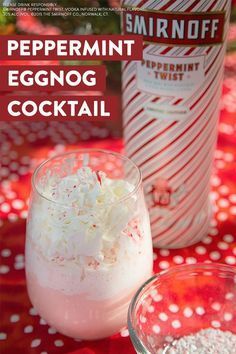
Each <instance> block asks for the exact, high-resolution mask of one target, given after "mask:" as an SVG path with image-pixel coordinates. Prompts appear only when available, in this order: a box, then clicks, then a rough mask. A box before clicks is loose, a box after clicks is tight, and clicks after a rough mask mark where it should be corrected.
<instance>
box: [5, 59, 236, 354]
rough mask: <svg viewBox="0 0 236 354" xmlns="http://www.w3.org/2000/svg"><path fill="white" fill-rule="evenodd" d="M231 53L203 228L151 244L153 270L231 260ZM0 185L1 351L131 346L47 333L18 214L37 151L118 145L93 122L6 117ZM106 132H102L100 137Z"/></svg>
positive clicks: (234, 129) (235, 190)
mask: <svg viewBox="0 0 236 354" xmlns="http://www.w3.org/2000/svg"><path fill="white" fill-rule="evenodd" d="M235 63H236V55H235V54H231V55H228V56H227V58H226V74H225V80H224V89H223V96H222V102H221V108H222V111H221V119H220V124H219V140H218V147H217V150H216V153H215V167H214V172H213V177H212V193H211V198H212V200H213V202H214V217H213V218H212V222H211V227H210V229H209V233H208V235H207V236H206V237H205V238H204V239H203V240H202V242H200V243H199V244H197V245H194V246H192V247H189V248H186V249H182V250H157V249H155V250H154V259H155V263H154V271H155V272H158V271H160V270H162V269H166V268H168V267H170V266H173V265H176V264H181V263H195V262H197V261H208V262H209V261H211V262H221V263H226V264H230V265H233V266H235V265H236V232H235V225H236V219H235V216H236V183H235V168H236V162H235V153H236V147H235V141H236V91H235V87H236V78H235V74H236V68H235V66H236V65H235ZM0 133H1V137H0V142H1V150H0V153H1V163H2V167H1V172H0V174H1V189H0V204H1V205H0V232H1V239H0V262H1V263H0V283H1V287H0V290H1V291H0V298H1V309H2V310H1V323H0V352H1V353H2V354H13V353H14V354H15V353H18V354H21V353H22V354H27V353H35V354H40V353H42V354H46V353H48V354H51V353H55V354H60V353H74V354H93V353H97V354H106V353H112V354H131V353H134V349H133V347H132V344H131V341H130V339H129V336H128V331H127V330H126V329H123V330H122V331H121V332H120V333H119V334H117V335H115V336H113V337H111V338H107V339H104V340H100V341H94V342H79V341H75V340H74V339H70V338H67V337H65V336H63V335H61V334H59V333H55V332H54V331H53V330H52V329H50V328H49V326H48V325H47V324H45V322H44V321H43V320H42V319H40V317H39V316H38V315H37V314H35V312H34V310H33V309H32V306H31V304H30V302H29V299H28V296H27V292H26V284H25V274H24V240H25V219H26V216H27V199H28V196H29V190H30V176H31V174H32V171H33V170H34V168H35V166H36V165H37V164H38V163H40V162H41V161H42V160H43V159H45V158H47V157H49V156H52V155H53V154H57V153H59V152H62V151H64V150H74V149H77V148H79V147H97V148H105V149H111V150H115V151H122V140H119V139H114V138H112V137H111V136H110V135H109V131H108V130H107V129H106V128H104V127H101V125H100V126H96V127H95V126H93V127H92V126H91V125H89V124H82V125H81V124H77V123H71V124H66V123H60V124H56V123H55V124H54V123H52V124H46V123H35V124H28V123H14V124H13V123H12V124H11V125H10V124H7V123H6V124H4V125H3V127H2V129H1V132H0ZM104 138H106V139H104Z"/></svg>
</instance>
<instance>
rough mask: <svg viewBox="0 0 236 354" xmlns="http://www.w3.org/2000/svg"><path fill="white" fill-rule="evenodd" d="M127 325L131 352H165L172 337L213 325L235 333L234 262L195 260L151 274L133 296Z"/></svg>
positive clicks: (235, 295) (235, 279) (171, 341)
mask: <svg viewBox="0 0 236 354" xmlns="http://www.w3.org/2000/svg"><path fill="white" fill-rule="evenodd" d="M128 328H129V333H130V337H131V340H132V342H133V345H134V347H135V349H136V352H137V353H142V354H146V353H151V354H154V353H155V354H156V353H165V351H166V350H167V348H170V347H171V343H173V341H174V340H176V339H178V338H180V337H182V336H185V335H190V334H193V333H196V332H198V331H200V330H202V329H206V328H214V329H221V330H223V331H231V332H232V333H235V334H236V267H232V266H227V265H223V264H216V263H198V264H194V265H192V264H191V265H190V264H189V265H187V264H184V265H181V266H176V267H172V268H170V269H169V270H166V271H163V272H161V273H159V274H156V275H154V276H153V277H152V278H151V279H149V280H148V281H147V282H146V283H144V284H143V286H141V288H140V289H139V290H138V291H137V293H136V295H135V296H134V297H133V299H132V301H131V304H130V307H129V312H128Z"/></svg>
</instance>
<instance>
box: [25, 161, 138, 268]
mask: <svg viewBox="0 0 236 354" xmlns="http://www.w3.org/2000/svg"><path fill="white" fill-rule="evenodd" d="M133 190H134V185H132V184H131V183H129V182H127V181H125V180H123V179H110V178H108V177H107V176H106V174H105V173H104V172H101V171H99V172H95V171H92V170H91V168H90V167H88V166H84V167H82V168H80V169H78V170H77V172H76V173H74V174H71V175H68V176H65V177H62V178H60V179H57V180H55V178H54V177H49V178H48V180H47V183H46V185H45V186H44V190H43V195H44V196H45V197H46V198H47V199H44V198H38V197H37V198H35V200H34V201H33V203H32V207H31V208H32V214H31V217H30V218H29V224H28V228H27V232H28V234H29V237H31V239H32V241H33V242H34V244H35V246H36V247H37V248H38V249H39V250H40V251H41V252H42V254H43V255H44V257H46V258H49V259H52V260H60V261H61V262H63V261H64V260H70V261H71V260H78V259H79V257H80V256H88V257H93V258H94V259H95V260H97V261H98V262H99V261H105V262H106V260H107V262H108V263H109V262H111V261H112V260H114V257H113V258H112V257H111V254H116V253H117V252H118V249H119V238H120V237H127V233H125V232H124V230H125V229H126V230H127V228H128V229H129V232H131V234H132V230H133V233H134V234H137V232H136V230H135V228H133V227H132V222H133V219H134V218H135V217H136V215H135V213H136V205H135V204H136V201H137V195H135V194H134V195H132V196H131V197H130V198H127V199H124V200H123V201H122V202H120V203H118V201H119V200H120V199H121V198H122V197H124V196H126V195H127V194H129V193H130V192H132V191H133ZM49 200H50V201H49ZM116 202H117V203H116ZM130 230H131V231H130ZM134 238H135V237H134ZM136 238H139V235H136Z"/></svg>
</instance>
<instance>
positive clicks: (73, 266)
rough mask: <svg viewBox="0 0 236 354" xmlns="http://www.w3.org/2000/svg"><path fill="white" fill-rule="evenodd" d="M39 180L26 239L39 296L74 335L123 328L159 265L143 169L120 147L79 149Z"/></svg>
mask: <svg viewBox="0 0 236 354" xmlns="http://www.w3.org/2000/svg"><path fill="white" fill-rule="evenodd" d="M95 155H96V156H95ZM84 156H86V158H84ZM108 156H109V161H108V163H107V161H106V159H107V158H108ZM68 159H69V160H70V161H69V165H68ZM59 160H60V163H59ZM100 160H101V161H102V165H103V168H102V169H101V163H100V162H101V161H100ZM86 161H87V162H86ZM99 161H100V162H99ZM65 166H66V168H65ZM107 166H108V170H109V171H110V172H108V173H107V170H106V169H107ZM112 167H113V168H112ZM47 171H51V172H50V173H48V172H47ZM102 171H105V173H104V172H102ZM45 174H46V177H45ZM115 175H116V177H115ZM33 184H34V191H33V193H32V198H31V206H30V214H29V219H28V225H27V242H26V275H27V286H28V292H29V296H30V299H31V302H32V304H33V305H34V307H35V308H36V310H37V311H38V312H39V314H40V315H41V316H42V318H43V319H44V320H46V321H47V322H48V323H49V324H50V325H51V326H53V327H55V328H56V329H57V330H58V331H60V332H61V333H63V334H66V335H68V336H71V337H74V338H83V339H97V338H103V337H106V336H109V335H111V334H114V333H116V332H117V331H118V330H120V329H121V328H122V327H123V326H124V325H125V324H126V317H127V309H128V305H129V302H130V300H131V297H132V296H133V294H134V293H135V291H136V290H137V288H138V287H139V286H140V284H141V283H142V282H143V281H145V280H146V279H147V278H148V277H149V276H150V275H151V272H152V246H151V235H150V227H149V218H148V213H147V209H146V206H145V202H144V198H143V193H142V188H141V186H140V175H139V172H138V170H137V169H136V168H134V165H133V164H132V163H131V162H130V161H129V160H128V159H125V158H122V157H120V155H116V154H115V155H113V154H108V153H105V152H94V151H92V152H90V153H89V154H85V153H84V152H83V153H82V152H78V153H71V154H65V155H63V156H60V157H57V158H53V159H51V160H49V161H48V162H46V163H45V164H44V165H42V166H41V167H39V169H38V170H37V171H36V173H35V175H34V180H33Z"/></svg>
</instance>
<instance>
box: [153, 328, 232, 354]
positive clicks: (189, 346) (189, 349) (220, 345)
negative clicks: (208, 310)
mask: <svg viewBox="0 0 236 354" xmlns="http://www.w3.org/2000/svg"><path fill="white" fill-rule="evenodd" d="M158 354H236V334H233V333H232V332H229V331H221V330H219V329H213V328H207V329H203V330H201V331H199V332H197V333H195V334H191V335H188V336H184V337H182V338H180V339H177V340H175V341H173V342H172V343H171V345H170V346H169V345H168V346H167V347H166V348H165V349H161V351H158Z"/></svg>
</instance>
